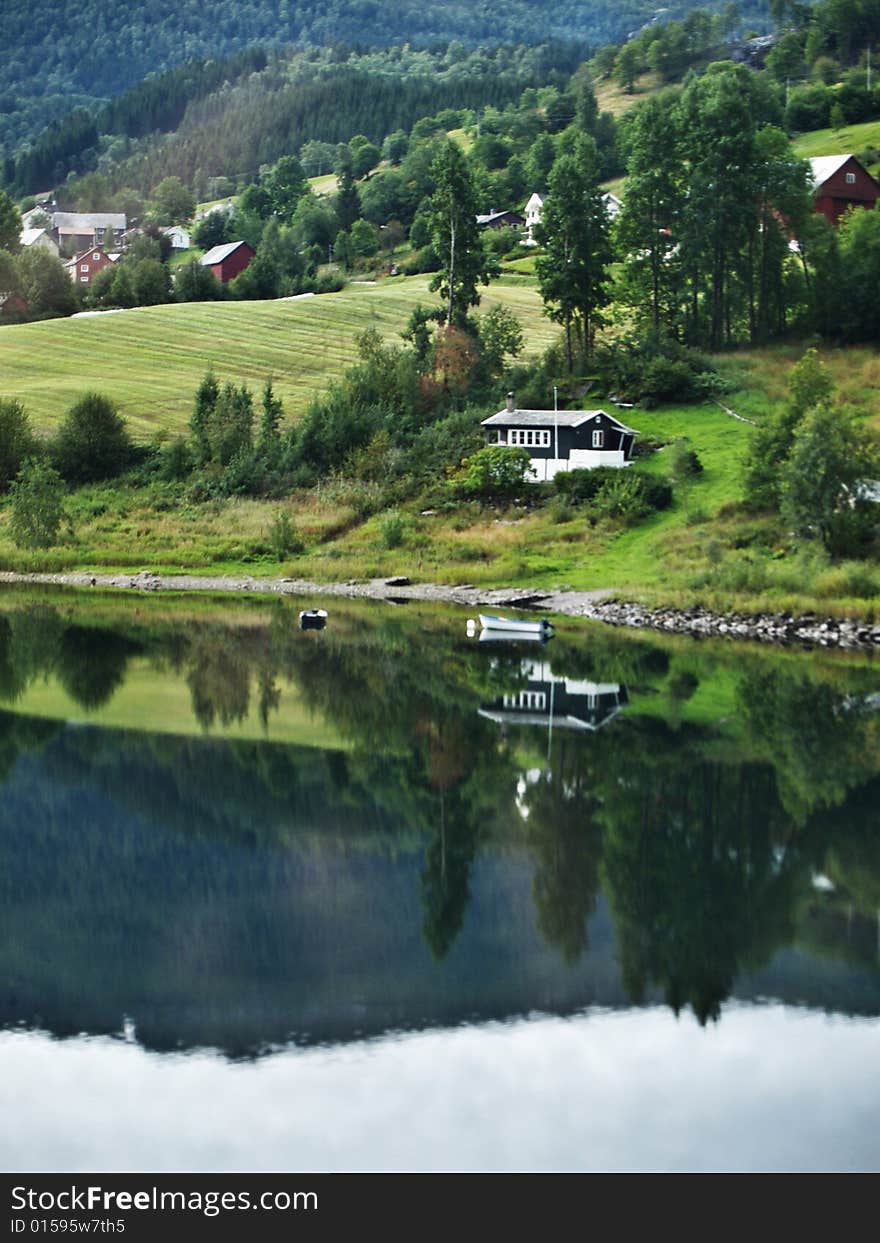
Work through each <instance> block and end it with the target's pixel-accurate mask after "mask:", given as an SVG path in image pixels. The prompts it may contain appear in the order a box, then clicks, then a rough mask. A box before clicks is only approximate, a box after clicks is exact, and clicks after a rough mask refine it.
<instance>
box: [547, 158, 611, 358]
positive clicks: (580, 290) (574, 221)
mask: <svg viewBox="0 0 880 1243" xmlns="http://www.w3.org/2000/svg"><path fill="white" fill-rule="evenodd" d="M598 171H599V161H598V156H597V153H596V144H595V142H594V141H593V139H592V138H589V137H586V136H580V137H579V138H578V140H577V143H576V145H575V149H574V154H572V155H562V156H560V157H559V159H558V160H557V161H556V163H555V164H554V166H553V171H552V173H551V174H550V185H549V193H548V197H547V202H546V203H545V204H544V212H543V218H542V220H541V224H540V226H539V228H538V229H537V230H536V236H537V238H538V241H539V242H541V243H542V244H543V246H544V254H543V255H540V256H539V258H538V259H537V261H536V265H535V268H536V272H537V276H538V287H539V289H540V291H541V297H542V298H543V299H544V305H545V309H546V312H547V314H548V315H549V316H550V318H551V319H552V320H554V321H555V322H556V323H560V324H563V325H564V327H565V345H566V355H567V358H568V369H569V371H573V370H574V341H573V337H574V335H575V334H577V335H578V336H579V338H580V346H581V351H582V353H583V354H584V355H585V356H589V354H590V353H591V352H592V349H593V343H594V338H595V333H596V329H597V328H598V327H599V326H600V325H601V323H602V317H601V309H602V307H604V306H606V305H607V303H608V302H609V300H610V295H609V293H608V288H607V281H608V267H609V264H610V263H611V258H612V254H611V243H610V240H609V222H608V214H607V212H606V210H605V204H604V202H603V201H602V192H601V190H600V189H599V182H598Z"/></svg>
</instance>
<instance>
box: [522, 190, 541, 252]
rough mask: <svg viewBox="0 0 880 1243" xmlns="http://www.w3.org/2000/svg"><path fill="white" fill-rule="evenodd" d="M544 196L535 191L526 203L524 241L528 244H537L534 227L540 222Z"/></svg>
mask: <svg viewBox="0 0 880 1243" xmlns="http://www.w3.org/2000/svg"><path fill="white" fill-rule="evenodd" d="M544 198H545V196H544V195H543V194H538V192H537V191H535V193H534V194H533V195H532V196H531V198H530V199H529V201H528V203H526V243H527V244H528V245H529V246H537V244H538V243H537V240H536V238H535V227H536V226H537V225H539V224H540V223H541V212H542V211H543V208H544Z"/></svg>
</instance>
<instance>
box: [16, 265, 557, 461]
mask: <svg viewBox="0 0 880 1243" xmlns="http://www.w3.org/2000/svg"><path fill="white" fill-rule="evenodd" d="M429 280H430V278H429V277H428V276H415V277H408V278H403V277H398V278H395V279H394V280H387V281H379V282H378V283H376V284H358V285H354V284H353V285H350V286H349V287H348V288H346V289H344V290H342V291H341V292H340V293H336V294H322V295H320V296H318V297H305V298H298V299H294V300H283V299H282V300H280V301H272V302H220V303H209V302H203V303H185V304H180V305H177V304H174V305H169V306H155V307H139V308H137V309H135V310H129V311H120V312H112V311H111V312H107V313H103V314H97V315H85V316H77V317H74V318H72V319H56V320H47V321H44V322H42V323H33V324H13V325H8V326H6V327H3V328H0V376H2V377H3V379H2V395H3V397H5V398H18V399H19V400H20V401H22V402H23V403H24V405H25V408H26V409H27V410H28V412H29V413H30V416H31V418H32V420H33V422H34V425H35V426H36V427H37V428H39V429H40V430H42V431H48V430H50V429H51V428H52V427H53V426H54V425H55V424H56V423H57V422H58V420H59V419H60V417H61V416H62V414H63V413H64V411H65V410H66V409H67V408H68V407H69V406H70V405H71V403H72V402H73V401H74V400H75V399H76V398H77V396H78V395H79V394H81V393H83V392H84V391H86V390H88V389H98V390H99V391H101V392H104V393H107V394H108V396H110V397H112V398H113V399H114V401H116V402H117V403H118V405H119V408H120V411H121V413H122V414H123V415H124V416H125V418H126V419H127V420H128V421H129V425H130V427H131V430H132V433H133V434H134V435H135V436H137V437H140V438H143V439H148V438H149V437H151V436H152V435H153V434H154V433H156V432H157V431H166V432H172V433H176V432H180V431H182V430H183V429H184V427H185V426H186V423H187V420H188V419H189V416H190V411H191V407H192V398H193V393H194V392H195V389H196V387H197V385H198V383H199V380H200V379H201V377H202V376H203V374H204V373H205V371H206V369H207V368H208V367H209V366H210V367H213V368H214V371H215V373H216V374H217V376H218V378H219V379H220V380H221V381H224V380H233V381H236V382H237V383H240V382H242V381H246V382H247V383H248V384H249V385H250V386H251V387H252V388H253V389H254V390H258V389H259V388H261V387H262V384H263V382H264V380H265V378H266V376H267V375H269V374H271V375H272V376H273V377H274V380H275V388H276V392H277V393H278V395H279V396H280V397H281V398H282V400H283V401H284V403H285V409H286V412H287V414H288V415H293V416H296V415H298V414H301V413H302V412H303V411H304V410H305V408H306V407H307V405H308V402H309V400H310V398H311V397H312V396H313V395H314V394H315V393H319V392H322V391H324V389H326V387H327V385H328V383H329V382H330V381H331V380H332V379H333V378H334V377H335V376H338V375H341V374H342V372H343V371H344V370H345V369H346V367H348V366H350V364H351V362H352V360H353V358H354V356H355V345H354V338H355V337H356V335H357V334H358V333H359V332H362V331H363V330H364V329H365V328H369V327H375V328H377V329H378V330H379V331H380V332H381V333H382V335H383V336H384V337H385V338H386V339H387V340H392V339H394V338H395V337H396V336H397V335H398V334H399V333H400V331H401V329H402V328H403V327H404V326H405V324H406V321H407V319H408V318H409V315H410V313H411V311H412V309H413V308H414V307H415V306H416V304H417V303H419V302H422V303H425V304H428V303H434V302H435V301H436V295H435V294H431V293H429V291H428V282H429ZM496 302H500V303H503V304H504V305H505V306H508V307H510V309H511V310H513V311H514V312H515V313H516V314H517V315H518V316H519V317H520V319H521V320H522V322H523V326H524V329H525V336H526V341H527V346H528V353H529V354H530V355H535V354H538V353H540V352H541V351H543V350H544V349H545V348H546V347H547V345H549V344H550V342H551V341H552V340H554V339H555V337H556V335H557V329H556V328H555V327H554V326H553V325H552V324H551V323H550V321H549V320H548V319H547V318H546V317H545V316H544V315H543V314H542V310H541V301H540V298H539V296H538V293H537V290H536V289H535V288H534V285H533V284H532V283H531V282H529V281H527V280H526V279H525V278H523V277H517V276H509V277H502V279H501V280H499V281H497V282H495V283H493V285H492V286H491V287H490V288H489V289H487V290H486V291H485V292H484V293H483V301H482V303H481V308H480V309H481V310H482V311H485V310H488V308H489V307H491V306H492V305H493V304H494V303H496Z"/></svg>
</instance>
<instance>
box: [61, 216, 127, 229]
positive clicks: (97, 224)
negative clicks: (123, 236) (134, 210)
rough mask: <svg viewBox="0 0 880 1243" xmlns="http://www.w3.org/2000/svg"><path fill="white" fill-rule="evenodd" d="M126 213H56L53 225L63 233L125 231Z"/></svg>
mask: <svg viewBox="0 0 880 1243" xmlns="http://www.w3.org/2000/svg"><path fill="white" fill-rule="evenodd" d="M125 223H126V222H125V212H119V211H90V212H75V211H55V212H52V224H53V226H54V227H55V228H56V229H58V230H59V232H61V231H65V232H71V231H72V232H74V233H76V232H77V231H82V230H85V229H107V228H110V229H124V228H125Z"/></svg>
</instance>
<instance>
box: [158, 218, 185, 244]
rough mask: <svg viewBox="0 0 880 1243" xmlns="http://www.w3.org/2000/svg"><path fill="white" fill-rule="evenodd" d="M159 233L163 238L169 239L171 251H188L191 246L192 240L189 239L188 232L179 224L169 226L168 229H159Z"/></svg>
mask: <svg viewBox="0 0 880 1243" xmlns="http://www.w3.org/2000/svg"><path fill="white" fill-rule="evenodd" d="M159 231H160V233H162V234H163V235H164V236H165V237H170V238H171V249H172V250H189V248H190V247H191V246H192V240H191V238H190V235H189V232H188V230H186V229H184V228H183V227H182V226H181V225H179V224H173V225H169V227H168V228H166V229H160V230H159Z"/></svg>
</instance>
